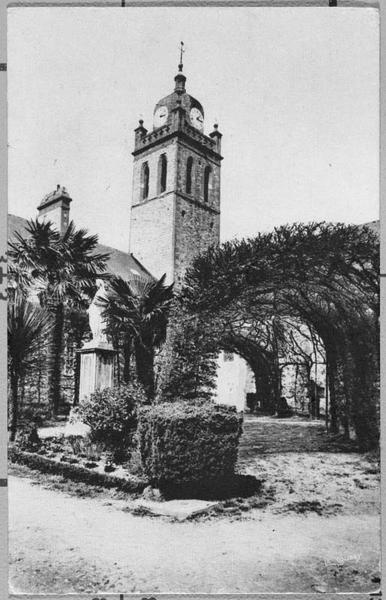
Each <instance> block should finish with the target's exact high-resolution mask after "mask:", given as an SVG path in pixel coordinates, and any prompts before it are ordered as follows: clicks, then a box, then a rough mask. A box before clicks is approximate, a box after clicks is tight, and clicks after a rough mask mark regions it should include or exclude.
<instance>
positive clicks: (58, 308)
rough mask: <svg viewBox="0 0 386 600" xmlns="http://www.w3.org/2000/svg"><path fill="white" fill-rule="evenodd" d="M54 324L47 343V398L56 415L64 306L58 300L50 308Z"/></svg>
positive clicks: (59, 400) (59, 396) (59, 398)
mask: <svg viewBox="0 0 386 600" xmlns="http://www.w3.org/2000/svg"><path fill="white" fill-rule="evenodd" d="M52 313H53V318H54V326H53V329H52V333H51V339H50V341H49V345H48V400H49V403H50V407H51V411H52V413H53V415H57V414H58V412H59V409H60V403H61V385H60V384H61V371H62V350H63V348H62V347H63V325H64V306H63V303H61V302H59V303H58V304H56V305H55V306H54V307H53V308H52Z"/></svg>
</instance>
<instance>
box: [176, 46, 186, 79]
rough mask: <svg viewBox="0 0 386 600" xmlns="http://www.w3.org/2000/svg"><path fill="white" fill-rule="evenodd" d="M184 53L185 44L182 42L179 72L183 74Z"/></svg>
mask: <svg viewBox="0 0 386 600" xmlns="http://www.w3.org/2000/svg"><path fill="white" fill-rule="evenodd" d="M184 52H185V49H184V42H180V64H179V65H178V70H179V71H180V72H182V69H183V68H184V64H183V62H182V60H183V54H184Z"/></svg>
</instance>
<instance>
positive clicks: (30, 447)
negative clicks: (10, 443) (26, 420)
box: [16, 424, 42, 452]
mask: <svg viewBox="0 0 386 600" xmlns="http://www.w3.org/2000/svg"><path fill="white" fill-rule="evenodd" d="M16 439H17V445H18V447H19V448H20V449H21V450H27V451H29V452H36V451H37V450H39V449H40V447H41V445H42V441H41V439H40V437H39V434H38V430H37V428H36V426H35V425H34V424H32V425H26V426H25V427H23V429H22V430H21V431H20V432H19V433H18V435H17V438H16Z"/></svg>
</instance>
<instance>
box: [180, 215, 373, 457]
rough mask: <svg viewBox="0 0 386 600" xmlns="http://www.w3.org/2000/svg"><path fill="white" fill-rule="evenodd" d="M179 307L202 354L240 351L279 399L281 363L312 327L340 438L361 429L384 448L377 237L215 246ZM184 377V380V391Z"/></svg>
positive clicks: (295, 232) (328, 231)
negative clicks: (294, 335) (296, 336)
mask: <svg viewBox="0 0 386 600" xmlns="http://www.w3.org/2000/svg"><path fill="white" fill-rule="evenodd" d="M178 300H179V301H180V303H181V306H182V307H183V310H181V315H182V319H183V320H184V321H189V322H190V323H192V324H196V326H197V328H198V330H199V331H200V334H201V340H200V336H197V337H196V339H198V340H200V348H201V350H202V352H201V355H207V356H209V352H210V351H211V352H213V349H214V348H217V350H220V349H225V350H230V351H234V352H237V353H238V354H240V355H241V356H243V358H245V360H247V362H248V363H249V364H250V366H251V368H252V370H253V371H254V373H255V376H256V378H257V379H258V377H259V376H261V373H264V372H265V371H266V373H267V374H266V376H265V379H266V382H267V383H269V386H270V387H272V388H273V391H274V396H275V397H276V399H277V398H279V397H280V393H279V392H280V388H279V385H278V377H277V371H278V365H277V357H278V354H280V352H282V353H285V352H288V348H289V346H290V341H291V340H290V331H291V330H293V329H294V328H295V329H298V331H301V326H300V328H299V324H303V326H304V327H305V329H306V330H307V331H308V335H310V336H312V337H314V338H317V339H319V340H320V341H321V345H322V347H323V349H324V352H325V360H326V364H327V372H328V381H329V392H330V393H329V399H330V427H331V430H332V431H338V430H339V429H343V430H344V431H345V432H346V434H348V433H349V431H350V428H351V426H353V427H354V428H355V431H356V435H357V437H358V440H359V441H360V442H361V443H362V445H363V447H369V446H371V445H374V444H376V443H377V440H378V433H379V432H378V426H377V422H378V417H377V414H378V410H379V391H378V389H379V241H378V238H377V236H376V235H375V234H374V233H373V232H372V231H371V230H370V229H368V228H366V227H361V226H355V225H343V224H331V223H310V224H294V225H286V226H283V227H279V228H277V229H275V230H274V231H273V232H271V233H262V234H259V235H258V236H256V237H255V238H252V239H248V240H233V241H231V242H226V243H225V244H223V245H222V246H220V247H212V248H210V249H209V250H208V251H207V252H206V253H205V254H203V255H201V256H199V257H198V258H197V259H196V260H195V261H194V262H193V265H192V267H191V268H190V269H189V270H188V271H187V273H186V277H185V282H184V286H183V288H182V290H181V293H180V296H179V299H178ZM180 352H182V353H184V352H185V348H184V347H182V348H181V349H180ZM188 355H189V353H188V352H187V353H186V355H185V357H187V356H188ZM180 362H183V361H180ZM183 378H184V374H183V373H174V381H175V385H178V381H180V382H181V384H182V383H183ZM202 383H203V384H205V385H206V382H205V381H204V380H203V382H202Z"/></svg>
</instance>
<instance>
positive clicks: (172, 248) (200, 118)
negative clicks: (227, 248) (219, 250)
mask: <svg viewBox="0 0 386 600" xmlns="http://www.w3.org/2000/svg"><path fill="white" fill-rule="evenodd" d="M174 81H175V87H174V91H173V92H172V93H171V94H169V95H168V96H166V97H164V98H162V99H161V100H160V101H159V102H157V104H156V106H155V108H154V113H153V128H152V130H151V131H148V130H147V129H145V127H144V124H143V121H142V120H141V121H139V126H138V127H137V129H135V147H134V152H133V156H134V167H133V191H132V206H131V223H130V252H132V253H133V254H134V256H135V257H136V258H137V259H138V260H139V261H140V262H141V263H143V264H144V266H145V267H146V268H147V269H148V270H149V271H150V272H151V273H152V274H153V275H154V276H155V277H157V278H159V277H161V276H162V275H163V274H164V273H166V275H167V282H168V283H170V282H172V281H174V282H175V285H177V286H178V284H179V282H180V281H181V279H182V277H183V275H184V272H185V269H186V268H187V267H188V265H189V264H190V262H191V261H192V260H193V258H194V257H195V256H196V255H197V254H199V253H200V252H203V251H204V250H206V249H207V248H208V247H209V246H210V245H212V244H218V243H219V237H220V169H221V160H222V156H221V137H222V136H221V133H220V132H219V131H218V127H217V125H214V129H213V131H212V132H211V133H210V134H209V135H206V134H205V133H204V109H203V107H202V105H201V104H200V102H198V100H196V99H195V98H193V97H192V96H190V95H189V94H187V92H186V89H185V83H186V77H185V75H184V74H183V65H182V53H181V60H180V64H179V66H178V73H177V75H176V76H175V78H174Z"/></svg>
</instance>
